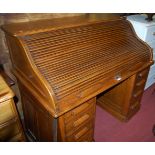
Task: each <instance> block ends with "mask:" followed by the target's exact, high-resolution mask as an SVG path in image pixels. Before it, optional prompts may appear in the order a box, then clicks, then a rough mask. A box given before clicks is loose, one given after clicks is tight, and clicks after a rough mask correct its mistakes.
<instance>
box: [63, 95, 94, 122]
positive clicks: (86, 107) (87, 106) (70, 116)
mask: <svg viewBox="0 0 155 155" xmlns="http://www.w3.org/2000/svg"><path fill="white" fill-rule="evenodd" d="M95 106H96V99H95V98H93V99H91V100H89V101H87V102H85V103H83V104H82V105H80V106H78V107H77V108H75V109H73V110H71V111H69V112H67V113H66V114H65V115H64V116H63V117H64V122H65V124H67V123H69V122H71V121H73V120H75V119H77V118H78V117H81V115H83V114H85V113H87V112H89V111H90V110H91V109H94V110H95Z"/></svg>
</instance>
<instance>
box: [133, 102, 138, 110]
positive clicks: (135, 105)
mask: <svg viewBox="0 0 155 155" xmlns="http://www.w3.org/2000/svg"><path fill="white" fill-rule="evenodd" d="M137 105H139V101H137V102H136V103H135V104H134V105H132V106H131V109H135V107H137Z"/></svg>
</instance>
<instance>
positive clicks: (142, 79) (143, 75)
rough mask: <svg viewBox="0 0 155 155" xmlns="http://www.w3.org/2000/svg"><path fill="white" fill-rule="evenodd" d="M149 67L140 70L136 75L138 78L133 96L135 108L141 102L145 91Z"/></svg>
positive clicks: (133, 106) (132, 101) (132, 100)
mask: <svg viewBox="0 0 155 155" xmlns="http://www.w3.org/2000/svg"><path fill="white" fill-rule="evenodd" d="M148 72H149V69H145V70H143V71H140V72H138V73H137V75H136V80H135V85H134V89H133V93H132V98H131V102H130V105H131V107H130V108H131V109H133V108H135V107H136V106H138V104H140V100H141V97H142V95H143V92H144V86H145V83H146V80H147V76H148Z"/></svg>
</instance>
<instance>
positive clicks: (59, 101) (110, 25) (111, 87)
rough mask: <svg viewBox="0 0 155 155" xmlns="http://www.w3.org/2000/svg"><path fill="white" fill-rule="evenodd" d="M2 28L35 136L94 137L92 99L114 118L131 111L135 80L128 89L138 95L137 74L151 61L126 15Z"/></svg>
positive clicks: (149, 52) (51, 138)
mask: <svg viewBox="0 0 155 155" xmlns="http://www.w3.org/2000/svg"><path fill="white" fill-rule="evenodd" d="M2 29H3V30H4V31H5V34H6V39H7V43H8V46H9V50H10V55H11V60H12V64H13V73H14V74H15V76H16V78H17V80H18V85H19V88H20V92H21V96H22V103H23V110H24V117H25V124H26V130H27V133H28V134H29V135H31V136H32V137H33V138H34V139H35V140H36V141H93V132H94V118H95V105H96V102H97V103H99V104H100V105H101V106H102V107H104V109H106V110H108V111H109V112H111V113H112V114H113V115H115V116H116V117H118V118H119V119H121V120H127V119H129V118H130V117H131V116H132V115H134V113H135V112H137V109H138V108H137V107H139V105H140V103H139V102H138V103H136V101H134V103H133V101H132V100H133V99H134V97H132V93H133V91H134V88H135V87H136V84H137V85H140V88H139V89H140V91H141V92H140V93H139V92H138V91H137V92H136V93H138V94H134V95H135V96H136V95H137V96H138V97H139V96H140V97H141V95H142V92H143V87H144V85H145V80H146V78H147V75H146V76H145V77H144V78H143V81H138V82H137V80H136V78H137V76H138V75H139V73H142V70H146V72H148V70H149V67H150V65H151V64H152V63H153V60H152V49H151V48H150V47H149V46H148V45H147V44H145V43H144V42H143V41H141V40H140V39H139V38H138V37H137V36H136V34H135V32H134V30H133V28H132V26H131V24H130V23H129V22H128V21H126V20H125V19H122V18H118V19H109V20H107V19H106V20H105V19H102V18H96V19H93V18H91V17H89V16H81V17H70V18H62V19H53V20H42V21H35V22H27V23H18V24H10V25H4V26H3V27H2ZM137 87H138V86H137ZM137 89H138V88H137ZM102 93H103V94H102ZM99 94H100V95H99ZM123 94H124V95H123ZM98 95H99V96H98ZM102 95H103V96H102ZM118 96H119V97H118ZM96 97H97V101H96ZM107 98H108V99H109V98H110V99H112V104H109V103H108V102H106V101H107V100H106V99H107ZM135 98H136V97H135ZM114 100H116V101H115V102H113V101H114ZM114 107H117V108H114ZM82 109H83V110H82ZM75 111H77V114H75ZM83 111H84V112H83ZM67 116H68V121H69V122H67V123H66V117H67Z"/></svg>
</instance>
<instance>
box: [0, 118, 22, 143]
mask: <svg viewBox="0 0 155 155" xmlns="http://www.w3.org/2000/svg"><path fill="white" fill-rule="evenodd" d="M19 132H20V126H19V124H18V122H17V119H15V120H12V121H10V122H7V125H5V124H4V125H1V126H0V141H10V139H12V138H13V137H14V136H16V135H17V134H18V133H19Z"/></svg>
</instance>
